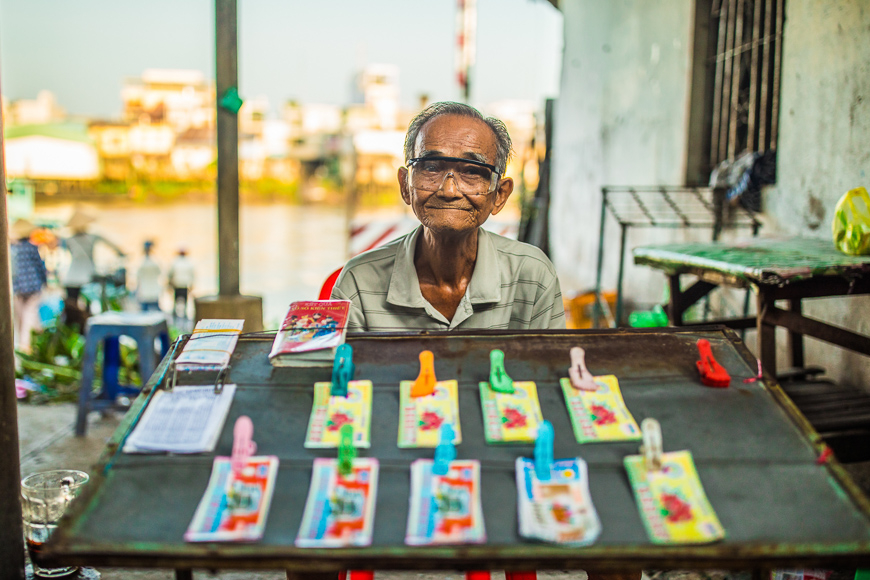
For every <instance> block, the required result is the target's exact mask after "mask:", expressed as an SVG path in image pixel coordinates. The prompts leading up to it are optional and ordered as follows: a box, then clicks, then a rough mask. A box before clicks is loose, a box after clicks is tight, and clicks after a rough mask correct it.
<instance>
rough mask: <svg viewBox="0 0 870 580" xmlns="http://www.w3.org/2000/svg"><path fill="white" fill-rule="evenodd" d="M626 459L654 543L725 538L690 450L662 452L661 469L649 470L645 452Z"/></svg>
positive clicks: (641, 513) (631, 481) (641, 512)
mask: <svg viewBox="0 0 870 580" xmlns="http://www.w3.org/2000/svg"><path fill="white" fill-rule="evenodd" d="M623 461H624V463H625V469H626V471H628V479H629V481H630V483H631V487H632V489H633V491H634V497H635V499H636V500H637V504H638V506H639V507H640V515H641V519H643V525H644V527H645V528H646V531H647V534H648V535H649V538H650V540H651V541H652V543H654V544H704V543H708V542H714V541H716V540H721V539H722V538H724V537H725V530H724V529H723V528H722V524H720V523H719V518H718V517H716V512H714V511H713V506H711V505H710V502H709V500H708V499H707V495H706V494H705V493H704V488H703V486H702V485H701V480H700V479H698V472H697V471H696V470H695V462H694V461H693V460H692V453H691V452H690V451H672V452H669V453H663V454H662V465H661V469H658V470H648V469H647V468H646V463H645V462H644V457H643V456H642V455H628V456H626V457H625V459H624V460H623Z"/></svg>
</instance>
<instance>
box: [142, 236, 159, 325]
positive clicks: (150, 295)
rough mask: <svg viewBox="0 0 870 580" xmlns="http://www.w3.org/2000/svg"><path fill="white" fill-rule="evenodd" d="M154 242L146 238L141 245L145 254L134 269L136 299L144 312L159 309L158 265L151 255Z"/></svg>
mask: <svg viewBox="0 0 870 580" xmlns="http://www.w3.org/2000/svg"><path fill="white" fill-rule="evenodd" d="M153 247H154V242H152V241H151V240H146V241H145V244H144V245H143V247H142V251H143V252H144V253H145V256H144V257H143V258H142V263H141V264H140V265H139V269H138V270H136V300H138V301H139V306H141V307H142V310H143V311H144V312H147V311H149V310H156V311H158V312H159V311H160V265H159V264H158V263H157V262H155V261H154V258H152V257H151V249H152V248H153Z"/></svg>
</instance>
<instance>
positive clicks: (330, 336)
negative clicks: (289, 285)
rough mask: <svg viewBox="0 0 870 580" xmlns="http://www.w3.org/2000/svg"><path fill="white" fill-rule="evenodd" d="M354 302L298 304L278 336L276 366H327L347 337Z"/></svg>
mask: <svg viewBox="0 0 870 580" xmlns="http://www.w3.org/2000/svg"><path fill="white" fill-rule="evenodd" d="M349 312H350V300H309V301H302V302H294V303H293V304H291V305H290V310H288V311H287V315H286V316H285V317H284V322H282V323H281V330H279V331H278V334H276V335H275V341H274V342H273V343H272V351H271V352H270V353H269V362H270V363H272V366H276V367H283V366H327V365H329V364H332V361H333V359H334V358H335V349H337V348H338V347H339V346H341V345H342V344H343V343H344V339H345V336H346V335H347V317H348V313H349Z"/></svg>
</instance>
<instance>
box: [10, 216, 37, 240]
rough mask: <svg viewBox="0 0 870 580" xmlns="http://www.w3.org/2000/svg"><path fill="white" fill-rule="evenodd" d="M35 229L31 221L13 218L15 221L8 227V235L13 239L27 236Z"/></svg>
mask: <svg viewBox="0 0 870 580" xmlns="http://www.w3.org/2000/svg"><path fill="white" fill-rule="evenodd" d="M35 229H36V226H35V225H33V223H32V222H30V221H29V220H26V219H24V218H19V219H17V220H15V223H13V224H12V227H11V228H10V229H9V237H10V238H12V239H13V240H20V239H21V238H29V237H30V234H32V233H33V230H35Z"/></svg>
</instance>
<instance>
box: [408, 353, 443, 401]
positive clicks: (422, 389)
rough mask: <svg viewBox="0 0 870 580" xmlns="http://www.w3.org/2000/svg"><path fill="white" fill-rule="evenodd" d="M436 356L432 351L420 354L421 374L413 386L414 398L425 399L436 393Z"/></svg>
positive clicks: (412, 393) (412, 394)
mask: <svg viewBox="0 0 870 580" xmlns="http://www.w3.org/2000/svg"><path fill="white" fill-rule="evenodd" d="M436 382H437V380H436V379H435V355H433V354H432V351H431V350H424V351H422V352H421V353H420V374H419V375H417V380H416V381H414V384H413V385H411V396H412V397H425V396H427V395H431V394H432V393H434V392H435V383H436Z"/></svg>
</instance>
